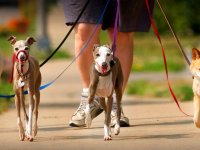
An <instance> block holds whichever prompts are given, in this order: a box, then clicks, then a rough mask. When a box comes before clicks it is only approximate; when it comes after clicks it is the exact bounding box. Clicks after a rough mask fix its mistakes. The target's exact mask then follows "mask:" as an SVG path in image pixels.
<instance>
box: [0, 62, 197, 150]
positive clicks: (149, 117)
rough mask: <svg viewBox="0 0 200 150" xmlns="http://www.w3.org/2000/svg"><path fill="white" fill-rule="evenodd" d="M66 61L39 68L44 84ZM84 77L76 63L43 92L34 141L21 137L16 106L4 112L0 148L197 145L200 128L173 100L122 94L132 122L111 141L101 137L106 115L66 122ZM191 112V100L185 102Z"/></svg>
mask: <svg viewBox="0 0 200 150" xmlns="http://www.w3.org/2000/svg"><path fill="white" fill-rule="evenodd" d="M68 63H69V62H68V61H51V62H49V63H47V65H46V66H44V67H42V68H41V71H42V75H43V83H47V82H48V81H50V80H52V79H54V77H55V76H56V75H57V74H58V73H59V72H60V71H61V70H63V68H64V67H65V66H66V65H67V64H68ZM80 90H81V87H80V80H79V78H78V73H77V70H76V68H75V65H72V66H71V67H70V68H69V70H68V71H67V72H66V73H64V75H63V76H61V77H60V78H59V80H58V81H57V82H56V83H55V84H54V85H53V86H51V87H49V88H48V89H45V90H43V91H42V92H41V104H40V107H39V122H38V124H39V131H38V136H37V137H36V139H35V140H34V141H33V142H29V141H23V142H21V141H19V139H18V130H17V125H16V111H15V107H14V106H12V107H11V108H10V109H9V110H8V111H7V112H5V113H3V114H2V115H0V150H8V149H10V150H15V149H20V150H21V149H27V150H29V149H31V150H32V149H34V150H35V149H45V150H46V149H53V150H54V149H61V150H62V149H63V150H64V149H65V150H66V149H73V150H76V149H81V150H84V149H87V150H88V149H100V150H102V149H115V150H116V149H120V150H121V149H127V150H128V149H130V150H133V149H136V150H140V149H141V150H146V149H150V150H151V149H152V150H161V149H162V150H165V149H166V150H167V149H170V150H173V149H174V150H175V149H176V150H177V149H181V150H188V149H192V150H197V149H199V146H200V143H199V139H200V130H199V129H196V128H195V127H194V125H193V123H192V119H191V118H189V117H185V116H183V115H182V114H181V113H180V112H179V111H178V109H177V107H176V106H175V104H174V103H173V102H172V101H171V100H170V99H166V100H159V99H148V98H146V99H141V98H136V97H128V96H124V98H123V106H124V107H123V109H124V112H125V113H126V115H127V116H128V117H129V119H130V124H131V126H130V127H127V128H121V133H120V135H118V136H114V135H113V140H112V141H109V142H105V141H103V120H104V115H103V114H101V115H100V116H99V117H97V118H96V119H94V120H93V123H92V127H91V128H90V129H87V128H70V127H68V125H67V122H68V120H69V118H70V116H71V115H72V113H73V112H74V110H75V109H76V108H77V106H78V104H79V93H80ZM182 107H183V109H184V110H185V111H186V112H188V113H192V103H191V102H188V103H183V104H182Z"/></svg>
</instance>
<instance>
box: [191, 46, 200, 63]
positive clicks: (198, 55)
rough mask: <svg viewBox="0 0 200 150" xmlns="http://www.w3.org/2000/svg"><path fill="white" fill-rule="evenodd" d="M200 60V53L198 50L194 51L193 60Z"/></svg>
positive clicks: (194, 49)
mask: <svg viewBox="0 0 200 150" xmlns="http://www.w3.org/2000/svg"><path fill="white" fill-rule="evenodd" d="M199 58H200V51H199V50H198V49H197V48H193V49H192V60H196V59H199Z"/></svg>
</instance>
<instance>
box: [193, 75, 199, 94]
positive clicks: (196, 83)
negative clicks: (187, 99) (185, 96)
mask: <svg viewBox="0 0 200 150" xmlns="http://www.w3.org/2000/svg"><path fill="white" fill-rule="evenodd" d="M192 88H193V92H194V93H196V94H197V95H198V96H200V79H199V78H194V80H193V87H192Z"/></svg>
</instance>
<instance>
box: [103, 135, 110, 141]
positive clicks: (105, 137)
mask: <svg viewBox="0 0 200 150" xmlns="http://www.w3.org/2000/svg"><path fill="white" fill-rule="evenodd" d="M110 140H112V138H111V135H104V141H110Z"/></svg>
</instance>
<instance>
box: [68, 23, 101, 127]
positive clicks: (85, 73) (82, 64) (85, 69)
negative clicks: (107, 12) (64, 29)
mask: <svg viewBox="0 0 200 150" xmlns="http://www.w3.org/2000/svg"><path fill="white" fill-rule="evenodd" d="M95 26H96V25H95V24H89V23H79V24H77V25H76V27H75V29H74V32H75V55H76V56H77V55H78V54H79V53H80V51H81V49H82V48H83V47H84V46H85V44H86V43H87V41H88V39H89V38H90V36H91V34H92V32H93V31H94V29H95ZM100 30H101V27H100V26H99V27H98V29H97V31H96V32H95V34H94V36H93V38H92V40H91V41H90V43H89V44H88V46H87V47H86V48H85V50H84V52H83V53H82V54H81V55H80V56H79V57H78V59H77V60H76V66H77V67H78V71H79V74H80V77H81V82H82V87H83V92H82V95H81V103H80V106H79V107H78V109H77V111H76V112H75V113H74V115H73V116H72V118H71V120H70V122H69V125H70V126H84V125H85V112H84V109H85V106H86V103H87V96H88V87H89V83H90V74H89V72H90V65H91V63H92V59H93V56H92V49H93V46H94V44H98V43H99V32H100ZM94 109H95V111H93V112H94V113H95V114H94V116H95V117H96V116H97V115H98V114H99V113H101V112H102V110H101V108H100V107H99V105H98V104H97V103H95V108H94Z"/></svg>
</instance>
